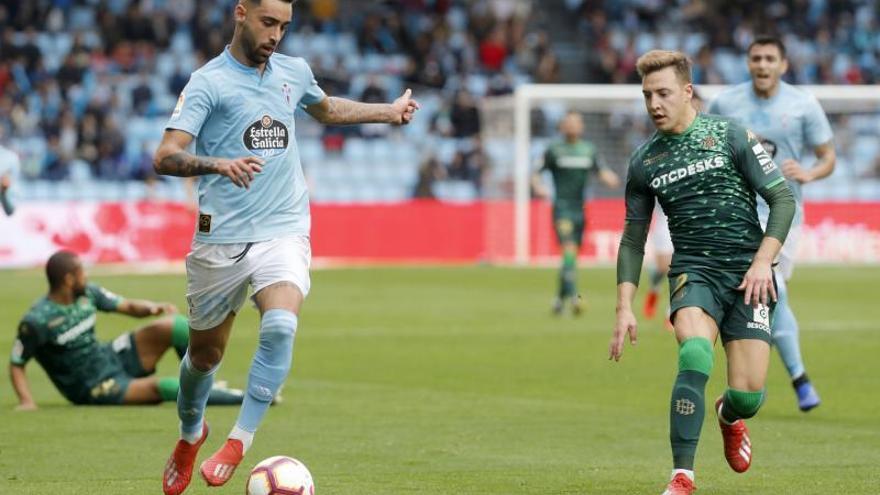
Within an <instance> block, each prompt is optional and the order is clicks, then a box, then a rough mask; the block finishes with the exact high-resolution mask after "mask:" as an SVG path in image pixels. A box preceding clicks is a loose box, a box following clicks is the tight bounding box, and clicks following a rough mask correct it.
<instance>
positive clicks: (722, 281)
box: [669, 267, 776, 344]
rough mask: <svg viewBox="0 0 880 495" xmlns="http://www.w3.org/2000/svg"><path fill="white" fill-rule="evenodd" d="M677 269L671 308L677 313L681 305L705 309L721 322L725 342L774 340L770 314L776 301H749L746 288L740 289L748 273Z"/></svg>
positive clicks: (671, 281) (671, 279) (671, 285)
mask: <svg viewBox="0 0 880 495" xmlns="http://www.w3.org/2000/svg"><path fill="white" fill-rule="evenodd" d="M676 272H678V273H676V274H675V275H673V274H672V272H670V275H669V307H670V310H671V312H672V315H673V316H674V315H675V312H676V311H678V310H679V309H681V308H687V307H697V308H701V309H702V310H703V311H705V312H706V313H708V314H709V316H711V317H712V318H713V319H714V320H715V323H717V324H718V329H719V331H720V333H721V341H722V342H724V343H726V342H730V341H731V340H740V339H756V340H763V341H764V342H767V343H768V344H769V343H771V336H770V317H771V315H772V314H773V308H774V307H775V306H776V303H774V302H772V301H771V302H770V304H769V305H763V304H758V305H757V306H752V305H749V304H745V303H744V302H743V291H741V290H737V287H739V285H740V284H741V283H742V279H743V276H744V275H745V272H729V271H721V270H714V269H710V268H704V267H700V268H686V269H684V270H676ZM774 284H775V281H774ZM673 321H674V320H673Z"/></svg>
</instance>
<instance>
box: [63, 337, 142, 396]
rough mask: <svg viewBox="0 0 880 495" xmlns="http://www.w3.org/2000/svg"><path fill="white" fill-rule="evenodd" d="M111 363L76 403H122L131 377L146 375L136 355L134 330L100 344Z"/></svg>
mask: <svg viewBox="0 0 880 495" xmlns="http://www.w3.org/2000/svg"><path fill="white" fill-rule="evenodd" d="M102 348H103V349H102V351H103V352H106V353H107V354H108V355H109V356H110V359H109V360H108V361H109V362H110V363H111V364H110V365H108V367H107V368H106V369H105V370H104V371H103V373H101V378H100V380H99V381H98V383H97V384H96V385H95V386H93V387H92V388H91V390H90V391H89V394H88V396H87V397H86V398H85V400H84V401H82V402H79V401H77V403H82V404H92V405H96V404H99V405H112V404H122V402H123V399H124V398H125V392H126V391H128V385H129V384H130V383H131V380H132V379H133V378H141V377H145V376H148V375H149V374H150V372H148V371H147V370H145V369H144V367H143V365H142V364H141V359H140V357H138V353H137V345H136V344H135V340H134V332H129V333H126V334H123V335H120V336H119V337H117V338H115V339H114V340H112V341H111V342H107V343H106V344H104V345H103V346H102Z"/></svg>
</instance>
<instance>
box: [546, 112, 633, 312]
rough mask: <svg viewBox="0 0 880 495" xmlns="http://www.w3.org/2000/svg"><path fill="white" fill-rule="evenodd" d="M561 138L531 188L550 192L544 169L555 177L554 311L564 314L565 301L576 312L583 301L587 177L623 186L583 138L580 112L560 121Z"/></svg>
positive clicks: (591, 145) (612, 186) (547, 155)
mask: <svg viewBox="0 0 880 495" xmlns="http://www.w3.org/2000/svg"><path fill="white" fill-rule="evenodd" d="M559 132H560V133H561V134H562V140H560V141H558V142H555V143H553V144H551V145H550V147H548V148H547V151H546V152H545V153H544V164H543V165H542V166H541V168H540V169H539V170H538V171H537V172H535V174H534V175H533V176H532V187H533V189H534V191H535V192H536V194H537V195H539V196H541V197H545V198H546V197H549V196H550V194H549V192H548V191H547V189H546V188H545V187H544V184H543V183H542V182H541V172H544V171H549V172H550V173H551V174H552V176H553V187H554V189H555V191H556V194H555V196H554V199H553V226H554V228H555V229H556V239H557V240H558V241H559V247H560V249H561V250H562V267H561V268H560V270H559V292H558V293H557V297H556V300H555V301H554V303H553V313H554V314H557V315H559V314H562V311H563V309H564V306H565V303H566V302H568V303H569V304H570V305H571V309H572V312H573V313H574V314H575V315H577V314H580V312H581V310H582V309H583V306H582V304H583V301H582V300H581V296H580V294H578V290H577V254H578V251H579V250H580V246H581V239H582V237H583V234H584V223H585V219H584V200H585V199H586V198H585V195H586V189H587V184H588V182H589V181H588V179H589V177H590V176H594V177H597V178H598V179H599V182H601V183H602V184H604V185H605V186H606V187H610V188H612V189H615V188H617V187H620V178H618V177H617V174H615V173H614V172H613V171H612V170H610V169H608V168H605V167H602V166H601V164H600V162H599V159H598V156H597V153H596V146H594V145H593V143H591V142H589V141H585V140H584V139H583V138H582V134H583V132H584V120H583V118H582V117H581V114H580V113H578V112H568V113H567V114H566V115H565V117H563V118H562V121H561V122H560V123H559Z"/></svg>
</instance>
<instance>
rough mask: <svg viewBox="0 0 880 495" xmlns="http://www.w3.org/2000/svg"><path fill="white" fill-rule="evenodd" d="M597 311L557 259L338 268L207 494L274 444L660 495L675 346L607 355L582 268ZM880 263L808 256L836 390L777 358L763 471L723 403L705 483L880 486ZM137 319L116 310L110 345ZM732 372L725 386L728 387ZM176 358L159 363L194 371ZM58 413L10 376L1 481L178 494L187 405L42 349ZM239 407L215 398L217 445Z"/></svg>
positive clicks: (322, 454) (828, 374)
mask: <svg viewBox="0 0 880 495" xmlns="http://www.w3.org/2000/svg"><path fill="white" fill-rule="evenodd" d="M580 279H581V288H582V290H584V291H585V293H586V297H587V301H588V310H587V312H586V314H585V315H583V316H582V317H581V318H580V319H574V318H573V317H571V316H565V317H563V318H558V319H557V318H554V317H552V316H550V313H549V304H550V300H551V296H552V294H553V292H554V288H555V280H556V274H555V271H553V270H549V269H504V268H488V267H469V268H381V269H380V268H370V269H344V270H343V269H340V270H319V271H316V272H314V273H313V291H312V294H311V295H310V297H309V299H308V301H307V303H306V306H305V308H304V312H303V315H302V318H301V319H300V329H299V335H298V337H297V340H296V347H295V358H294V367H293V372H292V374H291V377H290V379H289V380H288V382H287V384H286V385H285V388H284V396H285V399H286V400H285V402H284V403H283V404H282V405H280V406H277V407H274V408H272V410H271V411H270V413H269V415H268V417H267V419H266V421H265V422H264V424H263V427H262V429H261V430H260V431H259V433H258V435H257V437H256V442H255V445H254V447H253V449H252V451H251V452H250V453H249V454H248V457H247V458H246V461H245V465H244V466H243V467H242V468H241V469H240V471H239V472H238V473H237V474H236V475H235V477H234V478H233V479H232V481H231V482H230V484H229V485H228V486H226V487H223V488H219V489H208V488H207V487H206V486H205V485H204V483H203V482H202V481H201V480H200V479H196V480H195V481H194V482H193V484H192V485H191V487H190V489H189V490H188V491H187V493H189V494H194V495H195V494H214V495H222V494H243V493H244V485H245V479H246V477H247V473H248V467H249V466H252V465H253V464H254V463H256V462H257V461H259V460H261V459H263V458H265V457H268V456H271V455H275V454H286V455H292V456H295V457H298V458H300V459H302V460H303V461H304V462H306V464H307V465H308V466H309V467H310V469H311V471H312V473H313V475H314V477H315V480H316V483H317V493H318V494H319V495H325V494H338V495H359V494H364V495H366V494H371V495H372V494H382V495H389V494H418V495H430V494H438V495H439V494H444V495H445V494H520V493H524V494H542V495H543V494H659V493H660V492H661V491H662V489H663V486H664V484H665V481H666V479H667V477H668V475H669V470H670V454H669V446H668V438H667V437H668V405H667V404H668V400H669V392H670V388H671V385H672V381H673V378H674V375H675V365H676V351H675V344H674V341H673V338H672V337H671V335H670V334H669V333H667V332H666V331H664V330H663V329H662V326H661V324H660V323H659V322H658V321H645V320H644V319H640V334H639V343H638V346H637V347H635V348H632V347H627V349H626V353H625V355H624V358H623V360H622V361H621V362H620V363H618V364H614V363H611V362H609V361H608V360H607V345H608V339H609V337H610V331H611V326H612V323H613V305H614V274H613V271H612V270H611V269H606V268H602V269H582V270H581V272H580ZM2 280H3V283H2V284H0V301H2V305H0V321H2V322H3V326H4V327H5V329H4V330H3V332H2V333H0V351H2V352H3V353H8V351H9V348H10V345H11V342H12V338H13V335H14V332H15V329H16V323H17V321H18V319H19V317H20V315H21V313H22V312H23V311H24V310H25V309H26V307H27V306H28V305H29V304H30V302H31V301H32V300H33V299H34V298H36V297H37V296H39V295H40V294H41V293H42V292H43V290H44V282H43V279H42V276H41V274H40V273H39V272H37V271H13V272H4V273H3V274H2ZM92 280H93V281H96V282H98V283H101V284H103V285H104V286H106V287H107V288H109V289H111V290H114V291H117V292H119V293H122V294H124V295H128V296H129V297H144V298H152V299H159V300H169V299H170V300H171V301H172V302H175V303H177V304H178V305H180V306H181V307H183V302H184V301H183V292H184V286H185V280H184V277H183V276H180V275H162V276H158V275H157V276H110V275H102V276H98V275H95V276H93V277H92ZM878 282H880V268H877V267H850V268H807V267H802V268H800V269H798V271H797V273H796V274H795V277H794V280H793V281H792V283H791V288H790V291H791V294H792V299H793V306H794V309H795V312H796V313H797V315H798V317H799V319H800V322H801V326H802V340H803V347H804V354H805V358H806V363H807V367H808V370H809V372H810V375H811V376H812V378H813V380H814V382H815V383H816V385H817V387H818V390H819V392H820V394H821V395H822V398H823V400H824V402H823V404H822V406H821V407H819V408H818V409H817V410H815V411H813V412H811V413H809V414H802V413H800V412H799V411H798V410H797V409H796V407H795V399H794V394H793V392H792V390H791V387H790V386H789V384H788V381H787V378H786V376H785V371H784V369H783V367H782V365H781V362H780V361H779V359H778V357H777V356H776V355H775V354H774V356H773V363H772V366H771V373H770V379H769V398H768V403H767V404H766V406H765V407H764V408H763V409H762V411H761V412H760V413H759V415H758V417H757V418H755V419H754V420H751V421H750V422H749V424H750V428H751V431H752V440H753V443H754V464H753V466H752V469H751V470H750V471H749V472H748V473H746V474H743V475H737V474H735V473H733V472H732V471H731V470H730V469H729V468H728V467H727V465H726V463H725V461H724V458H723V455H722V451H721V442H720V435H719V434H718V429H717V424H716V423H715V420H714V415H712V414H711V413H708V414H707V421H706V423H705V425H704V430H703V436H702V441H701V444H700V448H699V451H698V453H697V456H698V458H697V485H698V486H699V487H700V492H699V493H706V494H710V493H711V494H725V495H735V494H736V495H738V494H774V495H782V494H797V495H804V494H817V495H818V494H823V495H824V494H877V493H880V395H878V393H880V389H878V383H880V364H878V363H880V359H878V356H880V329H878V322H880V304H878V301H877V295H878V294H880V289H878ZM137 324H138V323H137V322H136V321H135V320H132V319H128V318H125V317H119V316H107V315H105V316H100V317H99V319H98V331H99V333H100V335H101V337H102V338H104V339H108V338H110V337H112V336H115V335H117V334H119V333H121V332H123V331H125V330H129V329H131V328H134V327H135V326H136V325H137ZM256 331H257V313H256V311H255V310H253V309H252V308H250V307H248V308H246V309H245V310H244V311H243V313H242V314H241V315H240V317H239V319H238V321H237V323H236V327H235V330H234V334H233V337H232V340H231V342H230V345H229V350H228V354H227V357H226V360H225V362H224V363H223V366H222V368H221V369H220V371H219V374H218V376H219V377H220V378H222V379H226V380H228V381H229V382H230V384H231V385H233V386H239V387H241V386H243V385H244V381H245V378H246V375H247V368H248V365H249V360H250V356H251V355H252V352H253V349H254V346H255V342H256ZM724 367H725V365H724V360H723V355H722V352H721V350H720V349H719V348H718V347H717V346H716V364H715V370H714V372H713V376H712V379H711V381H710V382H709V386H708V391H707V396H708V399H709V400H712V399H714V397H716V396H717V395H718V394H719V393H720V392H721V391H722V390H723V387H724V378H723V371H724ZM176 370H177V362H176V358H175V357H174V356H173V353H170V354H169V355H166V357H165V359H164V360H163V361H162V363H161V365H160V369H159V372H160V374H162V375H171V374H176V372H177V371H176ZM28 374H29V377H30V378H31V382H32V385H33V388H34V393H35V395H36V399H37V401H38V403H39V404H40V406H41V408H40V410H39V411H36V412H32V413H18V412H13V411H12V409H13V406H14V404H15V398H14V395H13V393H12V390H11V388H10V387H9V385H8V379H7V380H6V383H4V385H3V386H2V387H0V425H2V430H0V431H2V434H0V493H2V494H9V495H28V494H34V495H36V494H46V493H55V494H84V495H86V494H87V495H103V494H106V495H117V494H139V495H140V494H150V493H161V492H160V483H161V479H160V477H161V471H162V467H163V465H164V463H165V460H166V456H167V455H168V454H169V452H170V449H171V448H172V446H173V444H174V442H175V440H176V434H177V432H176V427H177V426H176V425H177V419H176V412H175V408H174V406H173V405H172V404H165V405H162V406H155V407H126V408H123V407H111V408H75V407H71V406H69V405H67V404H66V403H65V402H64V400H63V399H62V398H61V396H60V395H59V394H58V393H57V392H56V391H55V390H54V388H52V386H51V384H50V383H49V382H48V380H47V379H46V377H45V375H44V374H43V372H42V370H40V369H39V367H38V366H37V365H36V363H31V365H30V366H29V367H28ZM236 414H237V408H211V409H209V410H208V419H209V421H210V422H211V424H212V426H213V434H212V436H211V438H209V440H208V442H207V444H206V446H205V448H204V449H203V451H202V455H201V456H200V460H201V458H204V457H205V456H207V455H208V454H209V453H210V452H211V451H213V450H214V449H215V448H216V447H217V446H218V445H219V444H220V442H221V441H222V439H223V438H224V436H225V434H226V432H227V431H228V429H229V428H230V427H231V425H232V423H233V421H234V419H235V416H236Z"/></svg>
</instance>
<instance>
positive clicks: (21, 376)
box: [9, 364, 37, 411]
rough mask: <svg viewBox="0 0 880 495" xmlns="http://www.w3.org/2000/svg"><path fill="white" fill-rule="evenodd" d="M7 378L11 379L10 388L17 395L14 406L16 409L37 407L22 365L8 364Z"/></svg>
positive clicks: (27, 409)
mask: <svg viewBox="0 0 880 495" xmlns="http://www.w3.org/2000/svg"><path fill="white" fill-rule="evenodd" d="M9 378H10V380H12V389H13V390H15V395H17V396H18V405H17V406H15V410H16V411H33V410H35V409H36V408H37V403H36V402H34V398H33V396H32V395H31V388H30V386H29V385H28V380H27V375H26V374H25V372H24V366H16V365H14V364H10V365H9Z"/></svg>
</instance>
